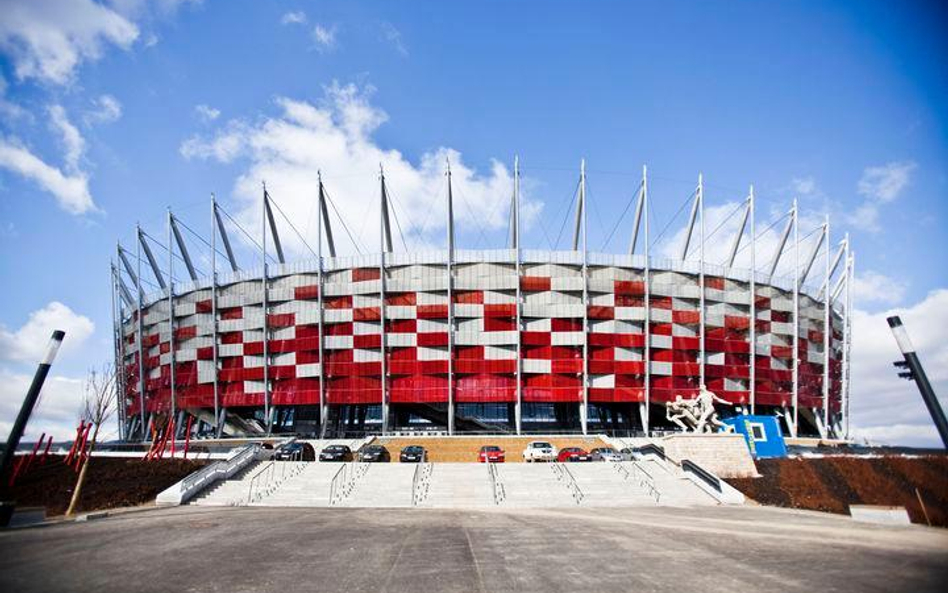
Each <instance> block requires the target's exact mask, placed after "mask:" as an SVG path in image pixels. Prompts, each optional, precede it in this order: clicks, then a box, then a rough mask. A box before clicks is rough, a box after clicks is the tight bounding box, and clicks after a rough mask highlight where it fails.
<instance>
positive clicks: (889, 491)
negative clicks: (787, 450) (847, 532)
mask: <svg viewBox="0 0 948 593" xmlns="http://www.w3.org/2000/svg"><path fill="white" fill-rule="evenodd" d="M757 469H758V471H759V472H760V473H761V474H763V477H760V478H741V479H729V480H728V482H729V483H730V484H731V485H732V486H734V487H735V488H737V489H738V490H740V491H741V492H743V493H744V494H746V495H747V496H749V497H750V498H752V499H754V500H756V501H757V502H759V503H761V504H766V505H773V506H781V507H791V508H796V509H808V510H815V511H826V512H830V513H842V514H849V505H852V504H872V505H893V506H902V507H905V508H906V510H907V511H908V514H909V517H911V519H912V522H913V523H921V524H925V522H926V521H925V514H924V513H923V511H922V506H921V504H919V501H918V496H919V495H921V498H922V501H923V502H924V503H925V510H926V511H927V512H928V518H929V519H930V520H931V523H932V525H937V526H940V527H948V456H944V455H941V456H930V457H913V458H908V457H901V456H890V457H876V458H865V457H823V458H816V459H813V458H802V459H796V458H794V459H762V460H759V461H757ZM916 489H917V490H918V494H916Z"/></svg>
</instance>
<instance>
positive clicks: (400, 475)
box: [338, 463, 418, 507]
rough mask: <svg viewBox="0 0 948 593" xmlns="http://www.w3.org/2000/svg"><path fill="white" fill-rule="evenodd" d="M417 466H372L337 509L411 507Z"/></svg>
mask: <svg viewBox="0 0 948 593" xmlns="http://www.w3.org/2000/svg"><path fill="white" fill-rule="evenodd" d="M416 467H418V466H417V464H414V463H373V464H369V467H368V471H366V473H365V475H364V476H362V478H360V479H359V481H358V482H357V483H356V485H355V488H354V489H353V491H352V494H350V495H349V497H348V498H347V499H345V500H343V501H342V502H341V503H339V505H338V506H346V507H410V506H412V504H411V497H412V491H411V488H412V480H413V478H414V476H415V468H416Z"/></svg>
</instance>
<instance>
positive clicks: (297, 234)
mask: <svg viewBox="0 0 948 593" xmlns="http://www.w3.org/2000/svg"><path fill="white" fill-rule="evenodd" d="M269 198H270V203H271V204H273V205H274V206H276V209H277V212H279V213H280V216H282V217H283V220H285V221H286V223H287V224H288V225H290V228H291V229H292V230H293V232H294V233H296V236H297V237H299V240H300V241H302V243H303V245H305V246H306V249H308V250H309V252H310V253H312V254H313V257H319V256H318V255H316V252H315V251H313V248H312V247H310V246H309V243H307V242H306V239H305V238H304V237H303V235H301V234H300V232H299V230H298V229H297V228H296V226H295V225H294V224H293V222H292V221H291V220H290V217H289V216H287V215H286V212H284V211H283V208H280V205H279V204H278V203H277V201H276V200H274V199H273V196H272V195H269Z"/></svg>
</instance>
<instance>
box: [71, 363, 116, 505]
mask: <svg viewBox="0 0 948 593" xmlns="http://www.w3.org/2000/svg"><path fill="white" fill-rule="evenodd" d="M115 379H116V377H115V369H114V368H113V367H112V365H111V364H105V365H103V366H102V368H101V369H100V370H96V369H92V370H90V371H89V376H88V377H86V381H85V392H84V395H83V400H82V408H81V409H80V412H79V419H80V420H84V421H85V422H86V423H89V424H92V439H91V440H90V441H89V447H88V451H89V452H88V455H87V456H85V457H83V460H82V468H81V469H80V470H79V477H78V478H77V479H76V487H75V488H74V489H73V491H72V500H70V501H69V509H67V510H66V515H67V516H69V515H72V514H73V512H75V510H76V506H78V504H79V497H80V496H81V495H82V485H83V484H84V483H85V481H86V473H87V472H88V471H89V462H90V461H92V452H93V451H94V450H95V445H96V441H97V440H98V438H99V428H101V427H102V424H103V423H104V422H106V421H107V420H109V418H111V417H112V414H114V413H115V404H116V401H117V398H118V395H117V393H116V380H115Z"/></svg>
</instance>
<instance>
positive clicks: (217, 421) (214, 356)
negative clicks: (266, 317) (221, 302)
mask: <svg viewBox="0 0 948 593" xmlns="http://www.w3.org/2000/svg"><path fill="white" fill-rule="evenodd" d="M217 330H218V325H217V198H216V197H215V196H214V194H213V193H212V194H211V362H212V364H213V365H214V436H216V437H217V438H220V436H221V426H222V423H221V412H220V405H221V401H220V385H219V383H218V381H219V379H218V370H217V363H218V356H219V355H218V352H217Z"/></svg>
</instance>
